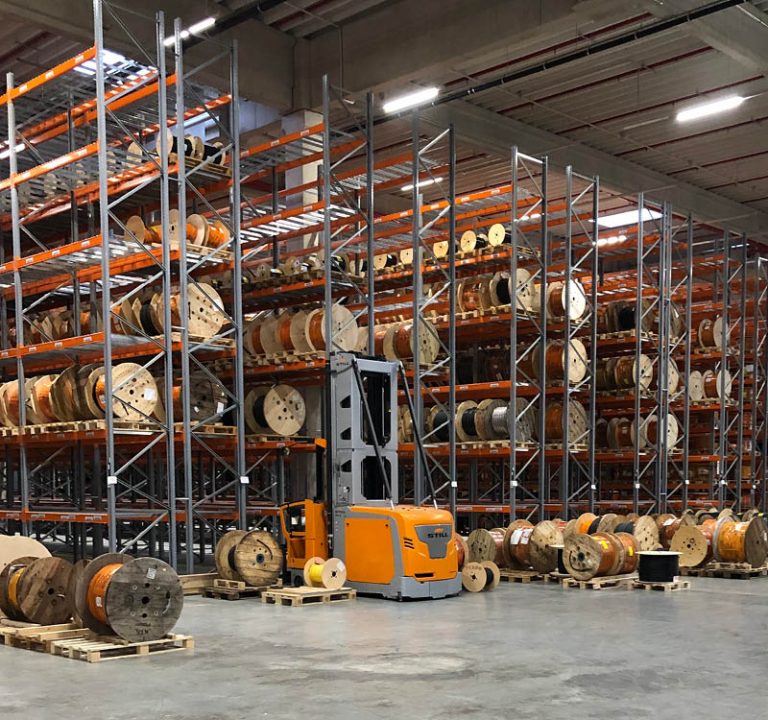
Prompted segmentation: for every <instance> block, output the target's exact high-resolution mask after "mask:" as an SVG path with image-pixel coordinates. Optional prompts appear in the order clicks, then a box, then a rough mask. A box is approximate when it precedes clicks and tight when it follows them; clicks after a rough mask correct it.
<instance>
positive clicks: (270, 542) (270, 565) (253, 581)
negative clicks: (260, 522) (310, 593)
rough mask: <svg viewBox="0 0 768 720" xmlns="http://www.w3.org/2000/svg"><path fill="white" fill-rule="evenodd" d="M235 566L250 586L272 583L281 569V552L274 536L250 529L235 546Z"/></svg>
mask: <svg viewBox="0 0 768 720" xmlns="http://www.w3.org/2000/svg"><path fill="white" fill-rule="evenodd" d="M235 568H236V569H237V572H238V574H239V575H240V578H242V580H243V581H244V582H245V583H246V584H247V585H250V586H251V587H266V586H268V585H272V584H274V583H275V581H276V580H277V579H278V577H279V576H280V573H281V572H282V570H283V553H282V550H281V549H280V546H279V545H278V543H277V540H275V538H274V536H273V535H272V534H271V533H269V532H266V531H264V530H252V531H251V532H249V533H247V534H246V535H245V537H243V538H242V539H241V540H240V542H239V543H238V544H237V547H236V548H235Z"/></svg>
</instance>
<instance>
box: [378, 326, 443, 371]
mask: <svg viewBox="0 0 768 720" xmlns="http://www.w3.org/2000/svg"><path fill="white" fill-rule="evenodd" d="M390 327H392V328H393V329H392V331H391V333H390V335H389V337H387V333H385V334H384V336H382V338H381V347H382V350H383V353H382V354H384V355H385V356H386V357H388V358H389V359H392V360H408V359H410V358H412V357H413V356H414V352H413V351H414V341H415V334H414V332H413V327H414V323H413V322H412V321H410V320H408V321H405V322H402V323H398V324H396V325H394V326H390ZM385 338H386V341H385ZM390 342H391V350H390V348H389V347H388V345H389V343H390ZM439 352H440V339H439V336H438V333H437V329H436V328H435V326H434V325H433V324H432V323H431V322H430V321H429V320H424V319H422V320H421V321H420V323H419V363H420V364H422V365H431V364H432V363H434V362H435V360H436V359H437V356H438V353H439ZM390 356H391V357H390Z"/></svg>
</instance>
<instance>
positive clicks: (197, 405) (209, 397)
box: [155, 372, 227, 423]
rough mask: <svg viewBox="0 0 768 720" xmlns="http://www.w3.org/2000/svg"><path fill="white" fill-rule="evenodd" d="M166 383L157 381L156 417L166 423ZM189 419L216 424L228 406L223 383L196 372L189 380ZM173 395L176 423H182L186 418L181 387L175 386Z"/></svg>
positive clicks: (194, 421)
mask: <svg viewBox="0 0 768 720" xmlns="http://www.w3.org/2000/svg"><path fill="white" fill-rule="evenodd" d="M163 386H164V381H163V380H162V378H161V379H158V380H157V389H158V398H157V403H156V405H155V417H156V418H157V419H158V420H159V421H160V422H162V423H164V422H166V420H167V417H166V412H165V389H164V387H163ZM189 386H190V387H189V399H190V403H189V419H190V421H192V422H193V423H199V422H204V421H205V422H215V421H216V420H217V417H218V416H220V415H221V414H222V413H223V412H224V409H225V407H226V406H227V393H226V390H225V389H224V386H223V385H221V383H219V382H217V381H215V380H212V379H211V378H210V377H208V375H206V374H205V373H203V372H194V373H192V374H191V376H190V380H189ZM172 395H173V417H174V422H181V420H182V418H183V417H184V408H183V405H182V392H181V385H175V386H174V387H173V391H172Z"/></svg>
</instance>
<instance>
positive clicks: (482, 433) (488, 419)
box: [475, 399, 509, 440]
mask: <svg viewBox="0 0 768 720" xmlns="http://www.w3.org/2000/svg"><path fill="white" fill-rule="evenodd" d="M508 408H509V404H508V403H506V402H504V401H503V400H495V399H486V400H481V401H480V403H478V405H477V408H476V409H475V429H476V431H477V435H478V436H479V438H480V439H481V440H501V439H503V438H507V437H509V425H508ZM494 413H497V417H498V418H499V419H497V421H496V423H494Z"/></svg>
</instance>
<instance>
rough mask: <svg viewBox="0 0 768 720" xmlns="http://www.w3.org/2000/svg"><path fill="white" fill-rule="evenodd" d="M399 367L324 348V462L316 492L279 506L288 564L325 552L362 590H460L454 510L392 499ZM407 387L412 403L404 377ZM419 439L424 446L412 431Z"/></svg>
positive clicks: (388, 593) (422, 593) (414, 593)
mask: <svg viewBox="0 0 768 720" xmlns="http://www.w3.org/2000/svg"><path fill="white" fill-rule="evenodd" d="M398 370H400V371H401V375H402V378H403V381H404V382H405V373H404V372H403V371H402V366H401V365H400V366H399V365H398V363H395V362H390V361H384V360H372V359H368V358H358V357H356V356H355V355H353V354H352V353H334V354H333V355H331V359H330V368H329V374H328V382H329V388H328V389H329V392H328V393H327V397H328V402H329V408H328V410H329V421H330V422H329V427H330V433H329V437H328V438H327V443H328V444H327V447H325V448H323V447H322V446H321V447H319V448H318V471H319V470H320V466H321V464H322V465H324V466H325V477H326V478H327V482H326V483H324V486H325V487H324V488H323V487H320V486H321V485H323V483H322V481H321V478H322V477H323V474H322V473H320V472H318V483H319V487H318V498H316V499H315V500H302V501H299V502H294V503H287V504H285V505H283V506H281V508H280V523H281V528H282V531H283V535H284V537H285V539H286V543H287V567H288V570H289V572H290V573H291V574H292V575H293V576H294V577H295V576H297V575H299V574H301V572H302V571H303V568H304V563H305V562H306V560H307V559H308V558H310V557H313V556H318V557H323V558H326V557H329V554H330V553H331V552H332V554H333V556H334V557H338V558H340V559H341V560H343V561H344V563H345V564H346V567H347V584H348V585H350V586H351V587H354V588H355V589H357V590H358V592H360V593H364V594H370V595H380V596H383V597H386V598H392V599H398V600H401V599H404V598H443V597H449V596H451V595H457V594H458V593H459V592H460V591H461V575H460V574H459V572H458V559H457V555H456V547H455V544H454V542H453V516H452V515H451V514H450V513H449V512H448V511H446V510H440V509H438V508H437V506H436V504H433V507H425V506H412V505H398V458H397V413H396V409H397V378H398ZM406 395H407V396H408V401H409V406H410V405H411V403H410V395H409V394H408V392H407V385H406ZM411 409H412V408H411ZM416 440H417V443H419V445H420V447H421V441H420V438H419V437H418V434H417V438H416ZM422 450H423V448H422ZM323 451H324V452H325V462H324V463H323V462H321V453H322V452H323ZM433 498H434V494H433ZM329 508H330V512H329V511H328V509H329ZM329 520H330V523H331V537H332V547H331V548H330V549H329V548H328V545H327V541H326V538H327V535H328V522H329Z"/></svg>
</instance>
